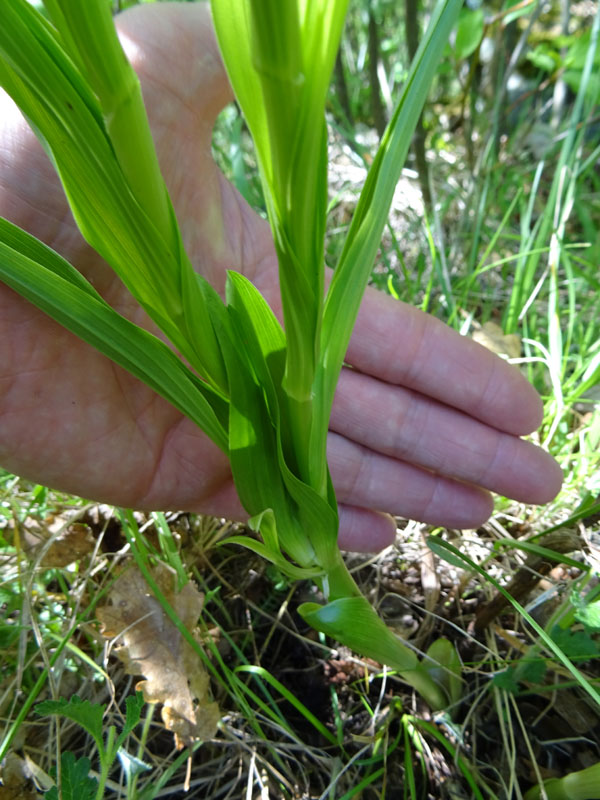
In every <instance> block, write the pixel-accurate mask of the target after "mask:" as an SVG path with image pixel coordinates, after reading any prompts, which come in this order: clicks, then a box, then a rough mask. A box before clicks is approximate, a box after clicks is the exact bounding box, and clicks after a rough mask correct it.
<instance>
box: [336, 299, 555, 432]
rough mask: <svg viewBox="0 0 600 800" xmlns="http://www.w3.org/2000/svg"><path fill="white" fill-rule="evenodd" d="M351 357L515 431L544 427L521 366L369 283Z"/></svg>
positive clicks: (390, 379) (388, 378)
mask: <svg viewBox="0 0 600 800" xmlns="http://www.w3.org/2000/svg"><path fill="white" fill-rule="evenodd" d="M347 360H348V362H349V363H350V364H352V365H353V366H355V367H356V368H357V369H359V370H360V371H361V372H364V373H367V374H369V375H373V376H374V377H376V378H378V379H379V380H381V381H384V382H387V383H391V384H396V385H402V386H406V387H407V388H410V389H414V390H416V391H417V392H420V393H421V394H423V395H426V396H429V397H432V398H435V399H436V400H439V401H441V402H442V403H444V404H446V405H450V406H453V407H455V408H457V409H460V410H461V411H464V412H465V413H467V414H469V415H472V416H474V417H476V418H477V419H479V420H481V421H482V422H485V423H487V424H488V425H493V426H494V427H496V428H498V429H500V430H504V431H506V432H507V433H514V434H517V435H522V434H526V433H530V432H531V431H533V430H535V429H536V428H537V427H539V425H540V423H541V421H542V414H543V409H542V403H541V400H540V397H539V395H538V394H537V392H536V391H535V389H534V388H533V387H532V386H531V384H530V383H529V382H528V381H527V380H526V379H525V378H524V377H523V375H521V373H520V372H519V370H518V369H516V368H515V367H513V366H511V365H510V364H507V363H506V362H505V361H503V360H502V359H500V358H499V357H498V356H496V355H494V353H492V352H490V351H489V350H486V349H485V348H484V347H482V346H481V345H479V344H477V343H476V342H473V341H472V340H471V339H467V338H466V337H464V336H460V335H459V334H458V333H456V332H455V331H453V330H452V329H450V328H448V327H447V326H446V325H444V324H443V323H442V322H440V321H439V320H436V319H435V318H434V317H430V316H429V315H426V314H424V313H423V312H421V311H419V310H418V309H416V308H412V307H411V306H408V305H405V304H404V303H399V302H398V301H397V300H394V299H393V298H391V297H389V296H388V295H384V294H382V293H381V292H378V291H376V290H374V289H369V290H367V292H366V294H365V298H364V301H363V304H362V306H361V310H360V312H359V315H358V319H357V323H356V327H355V330H354V333H353V336H352V339H351V341H350V347H349V349H348V355H347Z"/></svg>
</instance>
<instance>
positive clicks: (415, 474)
mask: <svg viewBox="0 0 600 800" xmlns="http://www.w3.org/2000/svg"><path fill="white" fill-rule="evenodd" d="M327 452H328V459H329V466H330V469H331V476H332V479H333V483H334V486H335V489H336V492H337V496H338V498H339V499H340V502H342V503H350V504H352V505H353V506H358V507H361V508H369V509H377V510H381V511H384V512H386V513H388V514H393V515H394V516H399V517H405V518H408V519H417V520H419V521H421V522H427V523H429V524H431V525H444V526H445V527H449V528H476V527H478V526H479V525H481V524H482V523H483V522H485V521H486V520H487V519H488V517H489V516H490V514H491V513H492V508H493V504H492V498H491V496H490V494H489V493H488V492H486V491H484V490H483V489H479V488H477V487H475V486H471V485H469V484H464V483H460V482H459V481H454V480H451V479H449V478H445V477H442V476H438V475H435V474H433V473H431V472H428V471H427V470H423V469H420V468H419V467H415V466H412V465H410V464H406V463H404V462H401V461H397V460H396V459H394V458H390V457H389V456H384V455H380V454H376V453H374V452H373V451H371V450H369V449H368V448H366V447H363V446H362V445H359V444H357V443H356V442H351V441H350V440H349V439H346V438H345V437H343V436H339V435H337V434H334V433H331V434H330V436H329V444H328V450H327Z"/></svg>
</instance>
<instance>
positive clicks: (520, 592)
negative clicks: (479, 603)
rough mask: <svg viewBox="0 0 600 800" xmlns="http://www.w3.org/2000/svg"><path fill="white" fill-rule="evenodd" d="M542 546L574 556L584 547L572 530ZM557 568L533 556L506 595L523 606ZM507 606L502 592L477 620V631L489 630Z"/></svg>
mask: <svg viewBox="0 0 600 800" xmlns="http://www.w3.org/2000/svg"><path fill="white" fill-rule="evenodd" d="M538 544H539V545H541V546H542V547H545V548H546V549H547V550H552V551H553V552H555V553H572V552H573V551H574V550H580V549H581V546H582V542H581V538H580V536H579V534H578V533H576V532H575V531H572V530H560V531H553V532H552V533H548V534H546V536H544V537H542V538H541V539H540V540H539V542H538ZM555 565H556V562H555V561H550V560H547V559H545V558H544V557H543V556H539V555H536V554H535V553H530V554H529V555H528V556H527V559H526V561H525V564H524V565H523V566H522V567H520V568H519V569H518V570H517V572H516V574H515V577H514V578H513V579H512V581H511V582H510V583H509V584H508V586H507V587H506V591H507V592H508V593H509V594H510V595H511V596H512V597H513V598H514V599H515V600H518V601H519V602H521V600H522V599H523V598H526V597H527V596H528V595H529V593H530V592H531V591H533V589H534V588H535V587H536V585H537V584H538V583H539V581H540V580H541V579H542V578H543V577H544V576H545V575H548V573H549V572H550V570H551V569H552V567H553V566H555ZM507 605H508V600H507V599H506V597H504V595H502V594H500V593H499V592H498V594H496V596H495V597H494V598H493V599H492V600H491V601H490V602H489V603H487V604H486V605H485V606H483V608H481V609H480V610H479V611H478V613H477V616H476V618H475V629H476V630H482V629H483V628H486V627H487V626H488V625H489V624H490V622H491V621H492V620H493V619H495V618H496V617H497V616H498V615H499V614H501V613H502V611H503V610H504V608H505V607H506V606H507Z"/></svg>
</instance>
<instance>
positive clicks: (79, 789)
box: [44, 751, 98, 800]
mask: <svg viewBox="0 0 600 800" xmlns="http://www.w3.org/2000/svg"><path fill="white" fill-rule="evenodd" d="M90 767H91V763H90V760H89V758H86V757H85V756H83V757H82V758H78V759H77V761H76V760H75V756H74V755H73V753H71V752H69V751H67V752H65V753H61V756H60V778H61V780H60V792H59V789H58V787H56V786H53V787H52V788H51V789H48V791H47V792H46V793H45V795H44V797H45V798H46V800H59V798H60V800H94V798H95V797H96V796H97V794H96V793H97V791H98V781H97V780H96V779H95V778H91V777H90V776H89V772H90Z"/></svg>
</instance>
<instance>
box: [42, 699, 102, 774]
mask: <svg viewBox="0 0 600 800" xmlns="http://www.w3.org/2000/svg"><path fill="white" fill-rule="evenodd" d="M35 710H36V712H37V713H38V714H40V715H41V716H44V717H45V716H49V715H51V714H59V715H60V716H61V717H66V718H67V719H71V720H73V722H77V724H78V725H81V727H82V728H83V729H84V730H86V731H87V732H88V733H89V734H90V736H92V737H93V739H94V741H95V742H96V746H97V747H98V750H99V751H102V748H103V746H104V744H103V741H102V719H103V717H104V711H105V708H104V706H103V705H101V704H100V703H90V701H89V700H82V699H81V698H80V697H79V696H78V695H76V694H75V695H73V697H71V698H70V699H69V700H65V699H64V698H61V699H60V700H44V701H42V702H41V703H38V704H37V706H36V707H35ZM65 755H66V754H65ZM78 763H79V762H78ZM86 775H87V772H86Z"/></svg>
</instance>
